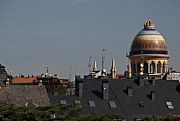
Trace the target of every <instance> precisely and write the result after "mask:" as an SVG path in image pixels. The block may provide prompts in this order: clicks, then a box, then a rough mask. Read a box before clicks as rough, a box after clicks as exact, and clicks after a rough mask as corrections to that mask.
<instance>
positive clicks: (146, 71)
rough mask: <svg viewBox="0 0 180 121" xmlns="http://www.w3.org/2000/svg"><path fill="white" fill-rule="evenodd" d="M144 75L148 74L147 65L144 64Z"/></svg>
mask: <svg viewBox="0 0 180 121" xmlns="http://www.w3.org/2000/svg"><path fill="white" fill-rule="evenodd" d="M144 73H148V63H147V62H144Z"/></svg>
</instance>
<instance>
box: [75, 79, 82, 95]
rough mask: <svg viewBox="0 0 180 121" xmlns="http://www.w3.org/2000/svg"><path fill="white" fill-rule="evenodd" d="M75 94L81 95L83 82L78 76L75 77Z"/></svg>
mask: <svg viewBox="0 0 180 121" xmlns="http://www.w3.org/2000/svg"><path fill="white" fill-rule="evenodd" d="M75 94H76V95H77V96H79V97H82V96H83V82H82V80H81V77H80V76H76V77H75Z"/></svg>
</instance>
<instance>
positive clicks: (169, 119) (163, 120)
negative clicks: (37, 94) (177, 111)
mask: <svg viewBox="0 0 180 121" xmlns="http://www.w3.org/2000/svg"><path fill="white" fill-rule="evenodd" d="M144 121H180V116H173V115H167V116H166V117H158V116H154V115H153V116H148V117H145V118H144Z"/></svg>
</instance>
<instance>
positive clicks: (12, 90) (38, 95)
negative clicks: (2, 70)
mask: <svg viewBox="0 0 180 121" xmlns="http://www.w3.org/2000/svg"><path fill="white" fill-rule="evenodd" d="M0 103H5V104H15V105H16V106H34V107H37V106H38V107H39V106H47V105H49V104H50V103H49V98H48V95H47V91H46V88H45V86H43V85H41V86H38V85H8V86H6V87H3V88H0Z"/></svg>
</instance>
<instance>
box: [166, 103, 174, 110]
mask: <svg viewBox="0 0 180 121" xmlns="http://www.w3.org/2000/svg"><path fill="white" fill-rule="evenodd" d="M166 105H167V107H168V108H169V109H171V110H172V109H174V107H173V105H172V102H166Z"/></svg>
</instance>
